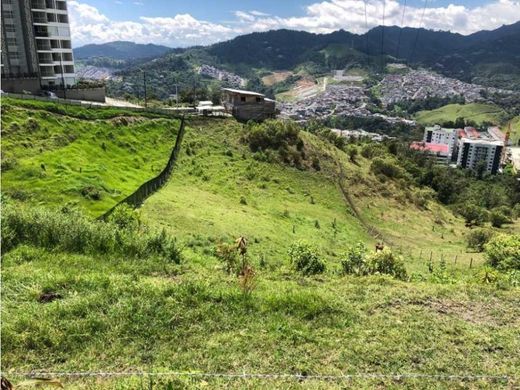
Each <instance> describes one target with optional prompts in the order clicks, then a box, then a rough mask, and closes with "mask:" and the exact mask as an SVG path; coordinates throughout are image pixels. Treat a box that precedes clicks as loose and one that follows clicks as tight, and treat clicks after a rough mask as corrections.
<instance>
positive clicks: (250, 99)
mask: <svg viewBox="0 0 520 390" xmlns="http://www.w3.org/2000/svg"><path fill="white" fill-rule="evenodd" d="M275 103H276V102H275V101H274V100H272V99H268V98H267V97H265V95H263V94H261V93H258V92H252V91H244V90H241V89H233V88H223V89H222V105H223V106H224V108H225V111H226V112H227V113H229V114H231V115H233V116H234V117H235V118H236V119H237V120H239V121H241V122H247V121H249V120H253V121H257V122H260V121H263V120H265V119H268V118H274V117H275V116H276V104H275Z"/></svg>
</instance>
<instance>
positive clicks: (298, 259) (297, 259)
mask: <svg viewBox="0 0 520 390" xmlns="http://www.w3.org/2000/svg"><path fill="white" fill-rule="evenodd" d="M289 258H290V260H291V264H292V265H293V267H294V269H295V270H296V271H298V272H300V273H302V274H303V275H306V276H307V275H315V274H321V273H323V272H324V271H325V263H323V261H321V260H320V258H319V256H318V251H317V249H316V248H315V247H314V246H312V245H310V244H308V243H306V242H304V241H298V242H295V243H293V244H292V245H291V246H290V247H289Z"/></svg>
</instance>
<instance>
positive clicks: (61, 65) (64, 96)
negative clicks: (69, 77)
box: [60, 53, 67, 99]
mask: <svg viewBox="0 0 520 390" xmlns="http://www.w3.org/2000/svg"><path fill="white" fill-rule="evenodd" d="M62 57H63V53H60V68H61V86H62V88H63V99H67V88H66V87H65V76H64V75H63V60H62Z"/></svg>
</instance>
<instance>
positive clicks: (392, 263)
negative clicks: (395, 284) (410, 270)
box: [367, 248, 406, 280]
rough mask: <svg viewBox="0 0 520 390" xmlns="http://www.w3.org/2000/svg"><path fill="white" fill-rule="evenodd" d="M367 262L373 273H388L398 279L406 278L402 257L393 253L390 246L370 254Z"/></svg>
mask: <svg viewBox="0 0 520 390" xmlns="http://www.w3.org/2000/svg"><path fill="white" fill-rule="evenodd" d="M367 263H368V266H369V269H370V273H371V274H387V275H392V276H393V277H394V278H397V279H401V280H405V279H406V269H405V267H404V262H403V259H402V257H401V256H398V255H396V254H394V253H392V251H391V250H390V249H388V248H385V249H383V250H382V251H379V252H375V253H373V254H372V255H370V256H368V258H367Z"/></svg>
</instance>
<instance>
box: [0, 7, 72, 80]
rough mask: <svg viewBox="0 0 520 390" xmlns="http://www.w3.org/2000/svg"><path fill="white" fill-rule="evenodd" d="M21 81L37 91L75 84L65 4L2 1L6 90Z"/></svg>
mask: <svg viewBox="0 0 520 390" xmlns="http://www.w3.org/2000/svg"><path fill="white" fill-rule="evenodd" d="M17 80H18V81H17ZM20 80H33V82H34V83H37V86H36V87H37V88H39V87H45V86H63V85H65V86H71V85H73V84H74V83H75V81H76V75H75V70H74V57H73V54H72V45H71V38H70V27H69V16H68V12H67V2H66V1H65V0H2V84H3V86H2V88H3V89H4V90H9V88H10V86H11V85H12V86H13V87H16V86H19V85H20Z"/></svg>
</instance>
